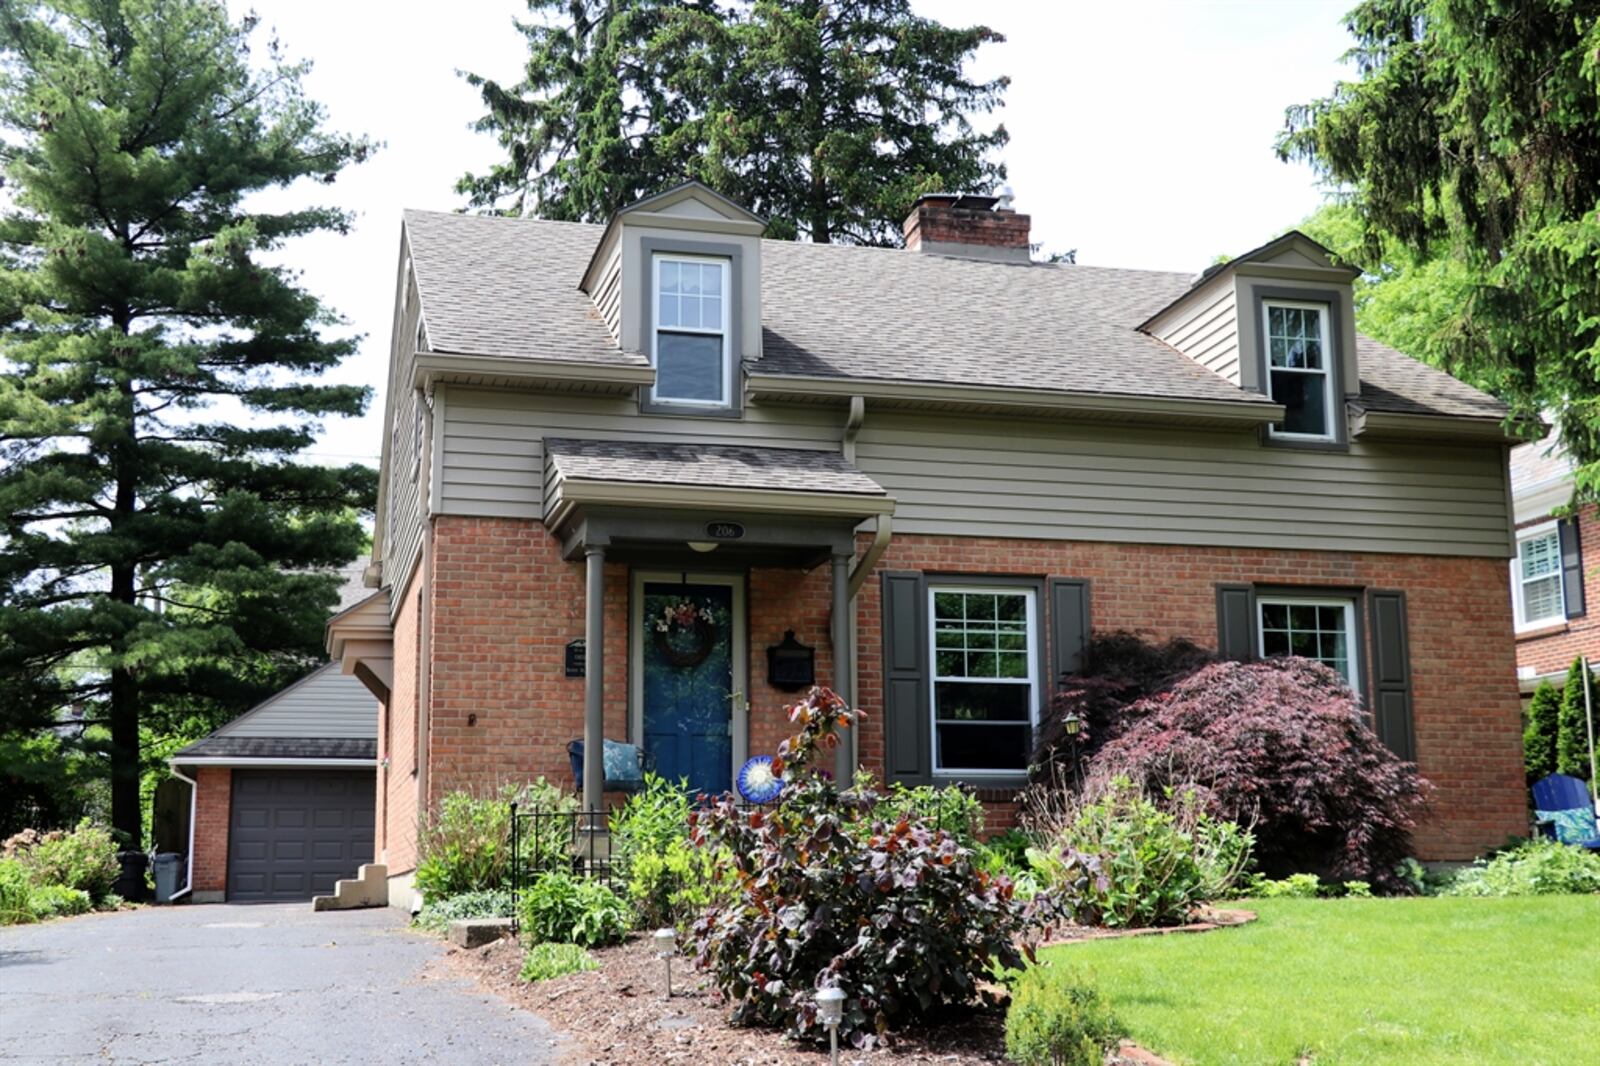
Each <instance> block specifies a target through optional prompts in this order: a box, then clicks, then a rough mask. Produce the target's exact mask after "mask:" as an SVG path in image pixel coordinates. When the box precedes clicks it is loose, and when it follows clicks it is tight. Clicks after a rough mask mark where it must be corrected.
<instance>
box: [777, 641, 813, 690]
mask: <svg viewBox="0 0 1600 1066" xmlns="http://www.w3.org/2000/svg"><path fill="white" fill-rule="evenodd" d="M767 683H768V684H769V685H771V686H772V687H773V688H778V689H782V690H783V691H785V692H798V691H799V690H801V689H803V688H810V687H811V686H812V685H814V684H816V683H817V653H816V650H815V649H813V648H808V647H806V646H805V645H804V644H802V643H800V642H799V641H798V640H795V639H794V630H792V629H790V630H786V631H785V632H784V634H783V641H782V643H779V644H774V645H772V646H771V647H769V648H767Z"/></svg>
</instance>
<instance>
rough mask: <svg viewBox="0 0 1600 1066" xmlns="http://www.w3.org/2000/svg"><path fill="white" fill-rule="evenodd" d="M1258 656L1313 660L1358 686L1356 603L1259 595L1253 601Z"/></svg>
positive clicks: (1353, 685)
mask: <svg viewBox="0 0 1600 1066" xmlns="http://www.w3.org/2000/svg"><path fill="white" fill-rule="evenodd" d="M1256 612H1257V617H1256V621H1257V627H1258V630H1259V632H1260V634H1261V648H1260V652H1261V657H1262V658H1264V659H1270V658H1272V657H1274V656H1279V655H1298V656H1300V657H1302V658H1305V659H1315V660H1317V661H1318V662H1320V663H1324V664H1326V665H1327V666H1329V667H1331V668H1332V669H1333V671H1334V672H1335V673H1337V674H1340V675H1341V676H1343V677H1344V679H1345V681H1346V682H1347V683H1349V685H1350V687H1351V688H1352V689H1354V688H1356V687H1357V682H1358V681H1359V679H1360V670H1359V667H1358V666H1357V662H1358V660H1359V658H1360V651H1359V649H1358V648H1357V647H1356V637H1355V602H1354V601H1353V600H1330V599H1288V598H1280V597H1276V596H1261V597H1258V598H1257V600H1256Z"/></svg>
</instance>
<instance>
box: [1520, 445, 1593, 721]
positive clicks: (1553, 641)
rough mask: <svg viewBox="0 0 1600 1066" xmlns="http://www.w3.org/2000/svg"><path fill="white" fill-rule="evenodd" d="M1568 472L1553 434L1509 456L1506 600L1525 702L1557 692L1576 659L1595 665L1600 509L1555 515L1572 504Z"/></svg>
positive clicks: (1569, 465) (1586, 508) (1568, 464)
mask: <svg viewBox="0 0 1600 1066" xmlns="http://www.w3.org/2000/svg"><path fill="white" fill-rule="evenodd" d="M1572 471H1573V467H1572V460H1571V459H1570V458H1569V457H1568V456H1567V455H1566V454H1565V453H1564V452H1562V451H1561V449H1560V447H1559V446H1558V445H1556V443H1555V439H1554V434H1553V432H1552V435H1551V436H1550V437H1547V438H1546V439H1544V440H1542V441H1537V442H1531V443H1528V444H1521V445H1518V446H1517V447H1516V448H1513V449H1512V451H1511V503H1512V509H1513V511H1514V512H1515V516H1516V525H1517V534H1516V549H1515V552H1514V554H1513V556H1512V559H1511V598H1512V611H1513V615H1514V617H1515V620H1516V632H1517V679H1518V681H1519V683H1520V685H1521V688H1522V694H1523V696H1524V697H1529V696H1532V694H1533V690H1534V689H1535V688H1536V687H1537V686H1538V684H1539V682H1540V681H1550V682H1552V683H1553V684H1555V685H1556V687H1557V688H1559V687H1561V686H1562V685H1563V684H1565V682H1566V679H1567V670H1568V668H1569V667H1571V665H1572V660H1574V659H1576V658H1578V657H1579V656H1581V655H1587V656H1589V657H1590V658H1591V659H1592V660H1600V612H1591V611H1590V610H1589V609H1588V607H1589V604H1591V603H1595V602H1600V601H1597V600H1596V597H1600V508H1597V506H1596V505H1595V504H1586V505H1584V506H1582V507H1580V508H1578V509H1577V510H1576V511H1575V512H1573V513H1571V514H1562V516H1561V517H1557V516H1556V512H1565V511H1566V510H1567V508H1568V507H1569V505H1570V504H1571V503H1572V490H1573V481H1572ZM1585 549H1587V551H1586V550H1585Z"/></svg>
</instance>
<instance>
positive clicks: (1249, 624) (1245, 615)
mask: <svg viewBox="0 0 1600 1066" xmlns="http://www.w3.org/2000/svg"><path fill="white" fill-rule="evenodd" d="M1217 654H1218V655H1220V656H1222V657H1223V658H1224V659H1237V660H1239V661H1240V662H1248V661H1250V660H1251V659H1254V658H1255V657H1256V602H1255V590H1254V589H1252V588H1251V587H1250V586H1249V585H1218V586H1217Z"/></svg>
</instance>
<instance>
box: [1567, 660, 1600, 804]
mask: <svg viewBox="0 0 1600 1066" xmlns="http://www.w3.org/2000/svg"><path fill="white" fill-rule="evenodd" d="M1585 693H1587V694H1588V698H1589V700H1590V701H1592V703H1593V704H1594V708H1595V713H1596V714H1600V686H1596V684H1595V680H1594V675H1593V674H1591V673H1590V672H1589V671H1588V670H1586V669H1585V668H1584V665H1583V660H1582V659H1574V660H1573V662H1572V669H1570V670H1568V671H1567V684H1566V687H1565V688H1563V689H1562V690H1561V718H1560V724H1559V726H1558V728H1557V730H1556V773H1561V774H1570V775H1572V776H1573V777H1581V778H1582V779H1583V780H1585V781H1587V780H1589V772H1590V763H1589V724H1588V710H1587V708H1586V707H1585V705H1584V695H1585Z"/></svg>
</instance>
